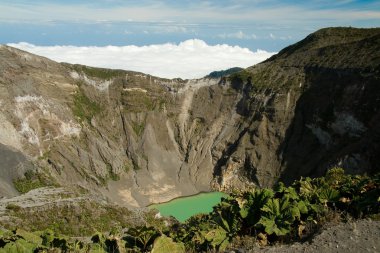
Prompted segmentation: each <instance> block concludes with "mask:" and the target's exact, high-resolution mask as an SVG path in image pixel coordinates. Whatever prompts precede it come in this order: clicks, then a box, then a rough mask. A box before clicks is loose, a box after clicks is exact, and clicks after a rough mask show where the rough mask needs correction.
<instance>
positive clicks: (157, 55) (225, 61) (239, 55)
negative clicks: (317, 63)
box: [8, 39, 274, 78]
mask: <svg viewBox="0 0 380 253" xmlns="http://www.w3.org/2000/svg"><path fill="white" fill-rule="evenodd" d="M8 45H9V46H13V47H16V48H19V49H22V50H25V51H28V52H31V53H34V54H37V55H41V56H45V57H48V58H50V59H52V60H55V61H58V62H69V63H78V64H84V65H88V66H95V67H104V68H115V69H125V70H134V71H140V72H143V73H146V74H151V75H155V76H159V77H166V78H175V77H181V78H200V77H203V76H205V75H207V74H208V73H210V72H211V71H215V70H223V69H228V68H231V67H243V68H245V67H249V66H252V65H254V64H256V63H259V62H261V61H263V60H265V59H267V58H268V57H270V56H272V55H273V54H274V53H272V52H267V51H264V50H257V51H256V52H252V51H250V50H249V49H247V48H241V47H239V46H229V45H226V44H223V45H207V44H206V43H205V42H204V41H202V40H197V39H193V40H186V41H184V42H181V43H180V44H178V45H177V44H171V43H167V44H160V45H150V46H141V47H138V46H133V45H132V46H120V47H117V46H106V47H77V46H35V45H32V44H29V43H25V42H21V43H17V44H8Z"/></svg>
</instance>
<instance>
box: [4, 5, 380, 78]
mask: <svg viewBox="0 0 380 253" xmlns="http://www.w3.org/2000/svg"><path fill="white" fill-rule="evenodd" d="M330 26H353V27H379V26H380V1H379V0H333V1H331V0H309V1H304V0H302V1H301V0H294V1H290V0H215V1H214V0H209V1H200V0H191V1H190V0H183V1H180V0H166V1H164V0H156V1H153V0H130V1H128V0H0V43H1V44H8V43H13V44H12V45H13V46H18V47H19V48H22V49H28V50H31V49H30V48H33V46H34V49H35V48H39V49H41V47H48V48H46V49H49V50H46V51H49V52H52V53H51V55H48V54H45V56H47V57H50V58H53V59H55V60H58V59H57V58H54V57H56V56H57V55H58V52H59V53H60V54H62V46H65V47H64V48H66V49H69V47H68V46H72V48H71V49H73V47H76V50H71V56H70V57H68V59H69V60H71V59H72V58H75V57H76V59H77V61H79V60H81V61H83V62H85V61H84V60H85V59H84V58H83V56H82V54H83V52H84V51H85V52H87V53H88V48H93V47H97V48H103V51H104V54H107V53H109V52H110V51H109V50H110V49H109V47H107V46H113V47H115V48H114V49H116V48H117V50H119V52H120V53H123V52H125V50H127V49H128V48H127V47H126V46H136V47H138V48H143V49H144V48H145V49H147V48H146V47H148V48H149V50H150V51H149V50H147V51H146V52H147V53H145V55H146V56H145V57H148V56H149V52H152V51H151V50H153V49H152V45H156V46H157V47H158V49H157V48H156V50H159V51H160V50H161V49H162V52H164V51H165V50H166V51H165V52H166V54H163V53H162V54H158V53H157V54H155V55H156V57H160V58H162V57H164V58H165V57H166V56H167V54H170V50H169V51H168V50H167V46H165V45H168V44H170V45H172V46H173V48H175V49H176V50H177V52H176V53H177V56H171V55H169V57H171V59H172V60H173V61H178V59H183V58H178V57H179V54H180V53H179V52H178V51H181V50H182V51H181V52H182V54H183V55H182V56H183V57H187V56H189V57H190V56H194V54H199V56H202V55H203V56H204V57H207V58H210V57H211V58H212V57H213V55H212V48H213V47H215V48H214V49H215V51H216V52H218V53H220V54H221V53H222V52H221V51H220V50H221V47H222V46H223V45H225V46H227V45H228V46H227V48H235V49H236V50H238V49H239V50H241V51H244V50H245V49H248V50H249V51H250V52H249V54H250V55H252V54H256V55H257V59H259V58H260V57H262V53H263V52H266V53H267V56H268V57H269V56H270V55H272V53H273V52H278V51H279V50H281V49H282V48H283V47H285V46H288V45H290V44H293V43H295V42H297V41H299V40H301V39H303V38H304V37H306V36H307V35H308V34H310V33H312V32H314V31H316V30H318V29H320V28H323V27H330ZM20 42H25V43H20ZM198 42H199V43H198ZM181 43H182V44H186V45H187V46H188V48H185V47H184V45H182V46H181ZM191 45H193V47H192V50H193V51H191V50H190V49H189V47H191ZM200 45H203V46H204V47H209V48H208V49H209V51H210V52H211V53H209V54H205V50H204V49H205V48H204V47H203V49H202V46H200ZM129 48H131V47H129ZM54 49H56V50H58V51H54ZM59 50H61V51H59ZM86 50H87V51H86ZM123 50H124V51H123ZM218 50H219V51H218ZM257 50H259V51H257ZM41 51H42V52H43V51H44V50H40V51H39V52H41ZM53 51H54V52H53ZM79 51H80V54H78V55H73V54H74V53H75V52H79ZM32 52H34V51H32ZM67 52H69V51H67ZM258 52H261V53H258ZM234 53H236V51H234V50H230V54H231V56H232V54H234ZM65 54H66V53H65ZM100 54H101V53H100V52H99V51H97V55H98V56H99V55H100ZM220 54H219V55H214V57H215V59H214V62H217V61H218V59H219V62H221V61H224V60H228V58H229V57H228V56H225V57H221V58H218V57H219V56H220ZM259 56H260V57H259ZM241 57H246V55H244V54H242V56H241ZM97 59H98V60H101V61H102V60H103V59H102V58H97ZM203 59H206V58H203ZM260 59H261V58H260ZM59 60H63V61H65V60H66V59H62V57H61V58H60V59H59ZM87 60H88V59H87ZM109 60H110V57H106V59H104V62H102V64H103V65H102V66H106V67H107V66H111V65H110V62H108V63H107V62H105V61H109ZM157 60H158V59H157V58H154V59H152V61H157ZM143 61H146V62H149V58H146V59H144V60H143ZM242 62H243V58H242ZM79 63H80V62H79ZM106 63H107V64H106ZM124 63H125V62H124ZM233 63H234V64H235V61H234V62H233ZM255 63H257V60H256V61H252V64H251V65H253V64H255ZM186 64H189V62H187V63H186ZM213 64H214V65H211V63H209V62H208V61H206V60H205V62H204V65H205V66H209V67H210V68H211V67H212V68H214V69H215V68H216V70H217V69H218V68H222V67H223V68H224V67H226V64H219V65H218V64H215V63H213ZM100 65H101V63H98V66H100ZM201 65H202V64H201ZM230 65H232V62H231V64H230ZM235 65H236V64H235ZM237 65H239V64H237ZM240 65H241V66H243V65H244V64H240ZM245 65H246V64H245ZM245 65H244V66H245ZM120 66H121V67H120V68H126V67H128V66H129V65H128V64H124V65H123V64H121V65H120ZM131 66H132V65H131ZM112 67H114V68H118V66H115V64H114V65H112ZM200 67H201V66H200ZM231 67H232V66H231ZM144 71H147V70H144ZM205 71H206V70H204V72H205ZM207 71H208V70H207ZM178 75H182V76H183V77H185V76H184V75H183V73H178ZM169 76H176V73H174V71H172V73H168V74H167V77H169ZM182 76H181V77H182Z"/></svg>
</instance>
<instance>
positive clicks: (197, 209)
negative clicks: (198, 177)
mask: <svg viewBox="0 0 380 253" xmlns="http://www.w3.org/2000/svg"><path fill="white" fill-rule="evenodd" d="M227 196H228V195H227V194H225V193H223V192H207V193H199V194H197V195H193V196H188V197H182V198H177V199H173V200H171V201H169V202H166V203H161V204H153V205H150V206H149V208H152V209H153V208H155V209H158V210H159V211H160V214H161V215H162V216H166V217H168V216H174V217H175V218H176V219H177V220H179V221H180V222H184V221H185V220H186V219H188V218H190V217H191V216H193V215H195V214H199V213H209V212H211V211H212V207H213V206H215V205H216V204H218V203H219V202H220V200H221V198H222V197H227Z"/></svg>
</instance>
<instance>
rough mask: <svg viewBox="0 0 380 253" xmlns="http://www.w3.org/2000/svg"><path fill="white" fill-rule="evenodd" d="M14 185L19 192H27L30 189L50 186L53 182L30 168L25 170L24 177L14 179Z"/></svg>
mask: <svg viewBox="0 0 380 253" xmlns="http://www.w3.org/2000/svg"><path fill="white" fill-rule="evenodd" d="M13 185H14V186H15V188H16V190H17V191H18V192H20V193H27V192H29V191H30V190H33V189H37V188H41V187H45V186H50V185H53V184H52V183H51V182H50V180H48V179H47V178H46V177H45V176H43V175H42V174H40V173H36V172H34V171H32V170H28V171H27V172H25V174H24V177H23V178H17V179H15V180H13Z"/></svg>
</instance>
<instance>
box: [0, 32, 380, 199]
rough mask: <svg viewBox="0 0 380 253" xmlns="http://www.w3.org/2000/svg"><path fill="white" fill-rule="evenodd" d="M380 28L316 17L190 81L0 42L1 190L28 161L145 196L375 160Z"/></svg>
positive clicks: (31, 166)
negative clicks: (266, 49)
mask: <svg viewBox="0 0 380 253" xmlns="http://www.w3.org/2000/svg"><path fill="white" fill-rule="evenodd" d="M379 40H380V29H352V28H330V29H323V30H320V31H318V32H316V33H314V34H311V35H309V36H308V37H307V38H306V39H304V40H303V41H301V42H299V43H297V44H295V45H292V46H290V47H288V48H285V49H284V50H282V51H281V52H280V53H279V54H277V55H276V56H274V57H272V58H271V59H268V60H267V61H266V62H264V63H261V64H259V65H256V66H254V67H251V68H248V69H246V70H243V71H241V72H239V73H235V74H232V75H231V76H228V77H223V78H218V79H212V78H204V79H198V80H181V79H173V80H167V79H162V78H158V77H153V76H150V75H145V74H142V73H136V72H130V71H121V70H108V69H98V68H91V67H86V66H80V65H70V64H59V63H56V62H53V61H51V60H48V59H46V58H42V57H38V56H35V55H31V54H29V53H26V52H23V51H20V50H17V49H14V48H11V47H8V46H1V47H0V58H1V59H2V60H1V62H0V89H1V92H0V104H1V109H0V125H1V131H0V143H1V144H2V145H1V149H0V156H1V159H2V160H4V161H6V162H4V163H3V162H2V163H1V165H0V172H1V173H0V180H2V181H1V182H2V184H1V188H0V192H1V194H2V195H3V196H13V195H15V194H17V191H16V190H15V188H14V186H13V183H14V182H15V181H17V180H19V179H20V178H21V179H23V177H27V176H26V175H25V173H26V172H28V171H33V173H34V175H41V176H38V177H37V178H38V179H40V178H43V180H41V181H43V182H45V183H50V184H54V185H61V186H69V187H74V188H77V189H78V190H89V191H91V192H94V193H98V194H100V195H102V196H105V197H108V198H109V199H110V200H111V201H114V202H116V203H118V204H121V205H126V206H145V205H147V204H149V203H152V202H161V201H167V200H169V199H172V198H174V197H177V196H181V195H190V194H194V193H197V192H199V191H208V190H210V189H212V188H214V189H228V188H231V187H239V188H243V187H247V186H250V185H253V184H254V185H258V186H271V185H273V184H275V183H276V182H277V180H278V179H280V178H281V179H283V180H285V181H290V180H292V179H294V178H297V177H300V176H306V175H308V176H316V175H320V174H322V173H324V171H325V170H326V169H327V168H330V167H332V166H335V165H340V166H343V167H344V168H345V169H346V170H348V171H349V172H376V171H379V166H378V164H377V163H376V161H375V159H376V156H377V155H378V154H380V149H379V144H378V143H380V139H379V138H380V133H379V130H378V129H379V127H380V126H379V125H380V116H379V111H378V109H379V106H380V92H379V83H380V82H379V75H380V74H379V71H380V68H379V66H380V54H379V52H380V50H379V49H380V43H379V42H380V41H379ZM28 175H30V173H29V174H28ZM29 177H30V176H29Z"/></svg>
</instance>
